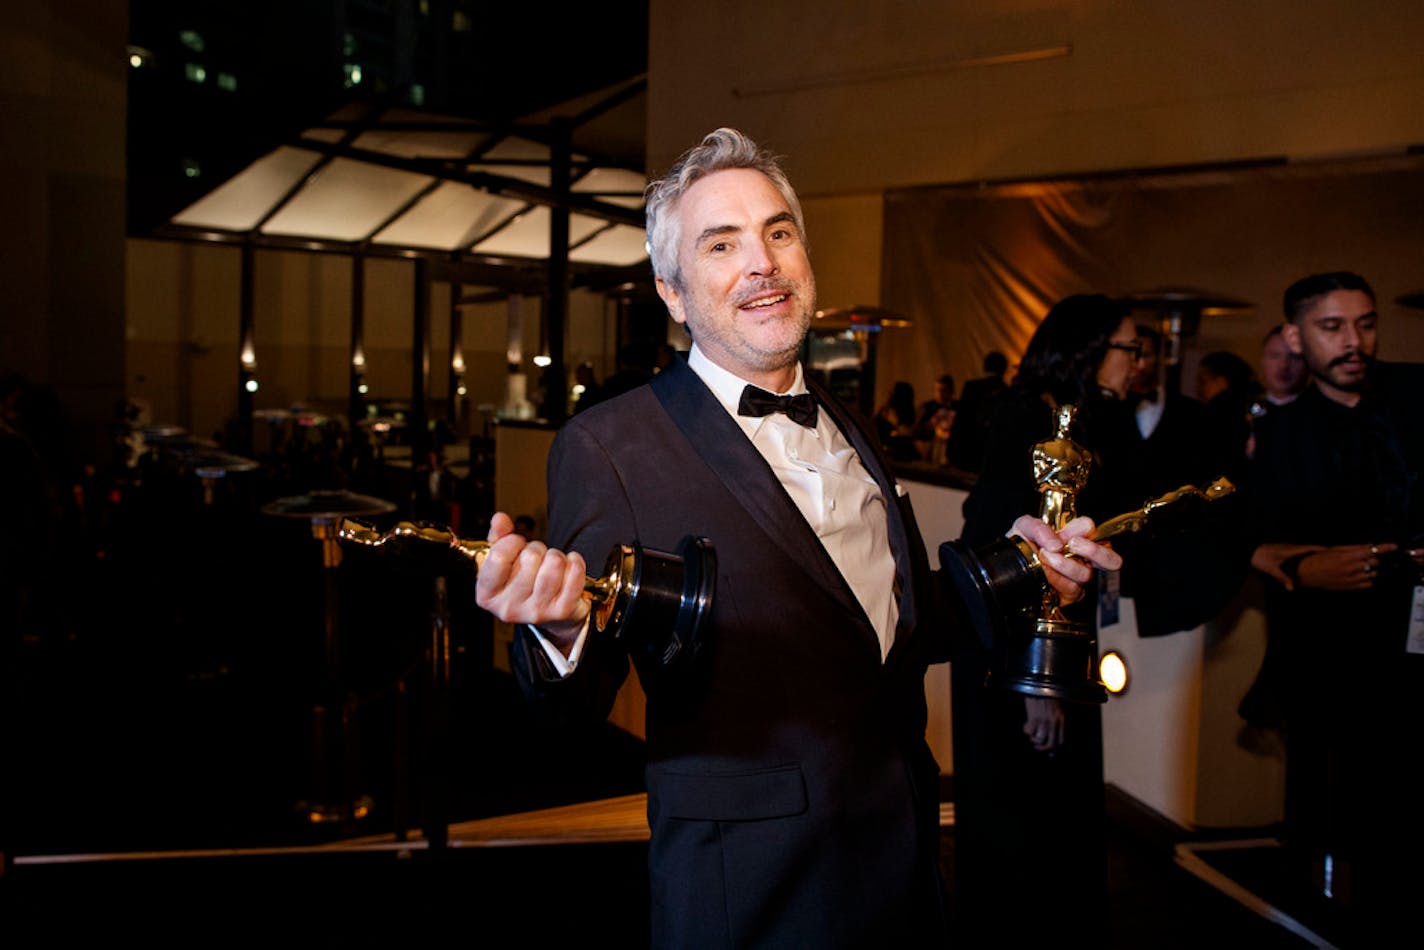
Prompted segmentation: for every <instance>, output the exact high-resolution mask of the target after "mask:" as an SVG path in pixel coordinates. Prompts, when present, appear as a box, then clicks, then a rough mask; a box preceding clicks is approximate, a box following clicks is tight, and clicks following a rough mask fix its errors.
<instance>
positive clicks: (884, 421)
mask: <svg viewBox="0 0 1424 950" xmlns="http://www.w3.org/2000/svg"><path fill="white" fill-rule="evenodd" d="M916 408H917V407H916V405H915V387H914V386H912V385H910V384H909V383H908V382H906V381H905V380H899V381H898V382H896V383H895V384H894V385H893V386H891V387H890V395H888V396H886V397H885V401H884V402H882V403H881V404H880V405H879V406H878V407H877V408H876V410H875V434H876V437H877V438H879V439H880V446H881V447H882V448H883V449H885V451H886V452H888V453H889V455H890V458H891V459H892V460H894V461H896V462H912V461H915V460H916V459H918V458H919V457H920V453H919V450H918V449H917V448H916V447H915V415H916Z"/></svg>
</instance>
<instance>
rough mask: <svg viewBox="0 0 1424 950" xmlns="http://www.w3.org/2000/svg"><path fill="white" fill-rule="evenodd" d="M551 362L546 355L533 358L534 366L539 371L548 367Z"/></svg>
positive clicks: (541, 354)
mask: <svg viewBox="0 0 1424 950" xmlns="http://www.w3.org/2000/svg"><path fill="white" fill-rule="evenodd" d="M552 362H554V361H553V359H551V358H550V356H549V354H548V353H540V354H539V355H538V356H536V357H534V365H535V366H537V367H539V368H540V369H543V368H544V367H545V366H548V365H549V364H550V363H552Z"/></svg>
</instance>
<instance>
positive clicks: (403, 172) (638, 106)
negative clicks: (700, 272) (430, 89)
mask: <svg viewBox="0 0 1424 950" xmlns="http://www.w3.org/2000/svg"><path fill="white" fill-rule="evenodd" d="M646 88H647V80H646V77H645V76H638V77H634V78H633V79H630V80H626V81H624V82H622V83H619V84H615V85H614V86H611V87H607V88H605V89H603V90H600V91H598V92H594V93H590V94H589V95H586V96H584V97H581V98H579V99H574V100H570V101H569V102H566V103H563V104H562V105H559V106H555V107H552V108H551V109H548V110H545V112H544V113H540V114H536V115H534V116H530V117H528V118H526V119H523V120H520V121H517V122H513V123H488V122H480V121H477V120H472V119H466V118H459V117H448V116H439V115H431V114H426V113H421V112H419V111H416V110H412V109H409V108H406V107H392V106H387V105H373V104H367V103H350V104H347V105H346V106H344V107H342V108H341V109H338V110H337V111H336V113H334V114H333V115H331V116H329V117H327V118H326V119H324V120H323V121H320V122H316V123H313V124H312V125H310V126H309V127H307V128H306V129H305V130H304V131H302V132H301V133H300V134H298V135H297V136H295V137H294V138H293V139H292V140H291V141H288V142H285V143H283V144H281V145H279V146H278V147H276V148H275V149H273V150H272V151H271V152H269V153H267V154H266V155H264V156H262V157H261V158H259V159H257V160H256V161H254V162H253V163H252V164H250V165H248V166H247V167H246V168H244V169H243V170H242V171H240V172H238V173H237V174H235V175H234V176H232V177H231V178H229V179H228V180H226V181H224V182H222V183H221V184H219V185H218V186H217V187H215V188H214V189H212V190H211V191H210V192H208V193H207V194H205V195H204V196H203V197H201V198H199V199H198V200H197V201H195V202H193V203H192V204H191V205H189V206H188V207H186V208H184V209H183V210H181V211H179V212H178V213H177V214H175V215H174V216H173V217H172V218H170V219H169V220H168V221H167V222H165V223H164V224H162V225H161V226H159V227H158V228H156V229H155V230H154V231H153V233H152V234H151V236H152V237H155V238H160V239H169V240H180V241H192V242H205V243H220V244H232V245H237V246H239V247H241V249H242V251H243V268H242V270H243V276H242V304H241V313H242V326H241V328H240V337H241V348H242V351H243V353H244V354H247V353H250V352H251V349H252V311H253V299H254V293H253V288H252V279H253V278H252V270H253V269H252V263H251V262H252V254H253V251H254V250H255V249H257V248H274V249H287V250H297V251H310V252H319V253H320V252H326V253H334V254H343V255H349V256H351V257H352V258H353V260H354V262H355V267H354V268H353V288H354V289H353V295H352V308H353V312H352V361H353V366H355V365H357V364H358V363H359V360H360V353H361V336H362V331H361V323H362V315H361V309H362V302H361V293H360V291H359V286H360V282H361V279H362V278H361V276H360V275H361V272H362V268H361V266H360V265H361V262H362V261H363V260H364V259H365V258H367V257H372V256H384V257H402V258H409V259H413V260H414V262H415V265H416V268H417V277H416V288H415V293H416V299H415V301H414V305H413V313H414V320H413V328H412V344H411V345H412V351H413V352H414V353H415V354H417V358H416V359H414V360H413V361H412V363H413V365H414V366H415V367H416V368H417V370H416V376H415V378H413V379H412V383H411V390H412V391H411V417H412V422H413V428H414V429H415V438H416V439H417V440H418V439H420V438H423V424H424V421H425V398H426V396H425V394H426V390H427V387H428V382H429V380H428V375H426V374H428V363H429V359H428V355H429V353H428V349H429V336H428V333H427V329H428V322H429V314H428V312H427V310H428V303H429V290H428V288H429V284H430V282H431V281H437V280H438V281H447V282H450V283H453V284H455V285H457V286H456V291H455V292H454V293H452V295H451V301H452V320H453V319H458V316H457V314H458V306H459V305H460V304H461V303H465V302H473V301H477V300H482V299H485V300H487V299H489V298H490V295H491V294H500V295H506V296H507V295H513V294H528V295H540V296H543V298H544V301H545V305H544V322H545V329H546V333H547V340H548V344H549V355H550V358H551V365H550V368H549V370H550V371H549V374H548V378H549V379H550V380H559V379H562V378H563V370H564V357H563V351H564V336H565V326H566V323H567V318H568V309H569V300H568V298H569V291H570V290H571V289H572V288H574V287H579V288H587V289H590V290H594V291H617V292H620V293H626V292H627V289H628V288H629V286H630V285H637V284H639V283H645V284H650V283H651V277H652V275H651V269H650V267H649V265H648V254H647V249H646V246H645V241H644V217H643V192H644V189H645V188H646V186H647V177H646V174H645V173H644V172H643V171H642V170H641V168H639V167H638V166H639V165H641V163H642V151H643V137H642V136H643V113H644V98H645V96H644V94H645V92H646ZM244 359H247V357H244ZM250 375H251V366H250V365H249V364H248V363H245V364H244V365H243V366H242V367H240V368H239V373H238V384H239V392H238V423H239V434H240V438H241V440H242V441H243V442H247V441H249V439H250V431H251V420H252V412H253V405H252V399H251V395H250V389H249V388H248V383H249V382H250V378H249V377H250ZM358 384H359V374H357V373H355V372H353V376H352V381H351V395H350V398H351V403H352V407H353V413H354V411H355V410H356V409H357V408H358V405H359V403H360V401H361V400H360V397H359V396H358V395H357V391H358ZM550 385H553V384H552V383H551V384H550ZM551 404H554V405H557V404H558V400H554V401H553V402H552V403H551ZM554 421H555V422H558V421H561V419H555V420H554Z"/></svg>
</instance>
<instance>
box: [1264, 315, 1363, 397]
mask: <svg viewBox="0 0 1424 950" xmlns="http://www.w3.org/2000/svg"><path fill="white" fill-rule="evenodd" d="M1378 320H1379V318H1378V316H1377V315H1376V314H1375V302H1374V300H1373V299H1371V297H1370V295H1369V294H1367V293H1364V292H1363V291H1359V290H1332V291H1330V292H1329V293H1326V294H1321V295H1320V296H1319V297H1317V298H1315V299H1314V300H1312V301H1310V302H1309V303H1308V304H1307V305H1306V306H1305V307H1304V308H1302V309H1301V311H1300V315H1299V316H1298V317H1297V318H1296V320H1295V322H1293V323H1288V324H1286V325H1285V327H1284V328H1283V329H1282V330H1281V333H1282V334H1283V335H1284V336H1285V338H1286V343H1287V344H1289V345H1290V348H1291V351H1292V352H1294V353H1298V354H1300V356H1301V357H1303V358H1304V359H1305V368H1306V369H1307V370H1308V371H1309V372H1310V375H1311V376H1313V377H1314V378H1315V383H1316V385H1317V386H1319V387H1320V390H1321V392H1322V393H1324V394H1325V395H1326V396H1328V397H1329V398H1331V399H1333V400H1335V401H1336V402H1339V403H1343V404H1345V405H1354V404H1355V403H1356V402H1358V401H1359V398H1360V390H1361V389H1363V388H1364V385H1365V379H1366V377H1367V376H1368V375H1369V368H1370V364H1371V363H1373V362H1374V359H1375V348H1376V346H1377V344H1378V342H1379V340H1378V335H1377V332H1376V325H1377V323H1378Z"/></svg>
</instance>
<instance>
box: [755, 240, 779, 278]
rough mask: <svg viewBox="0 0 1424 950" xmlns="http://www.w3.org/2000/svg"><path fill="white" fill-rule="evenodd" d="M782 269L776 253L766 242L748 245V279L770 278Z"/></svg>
mask: <svg viewBox="0 0 1424 950" xmlns="http://www.w3.org/2000/svg"><path fill="white" fill-rule="evenodd" d="M780 269H781V265H780V264H778V263H777V261H776V253H775V251H773V250H772V249H771V248H770V247H769V246H767V244H766V242H765V241H750V242H748V243H747V260H746V273H747V276H748V277H770V276H771V275H772V274H775V273H776V272H777V271H778V270H780Z"/></svg>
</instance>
